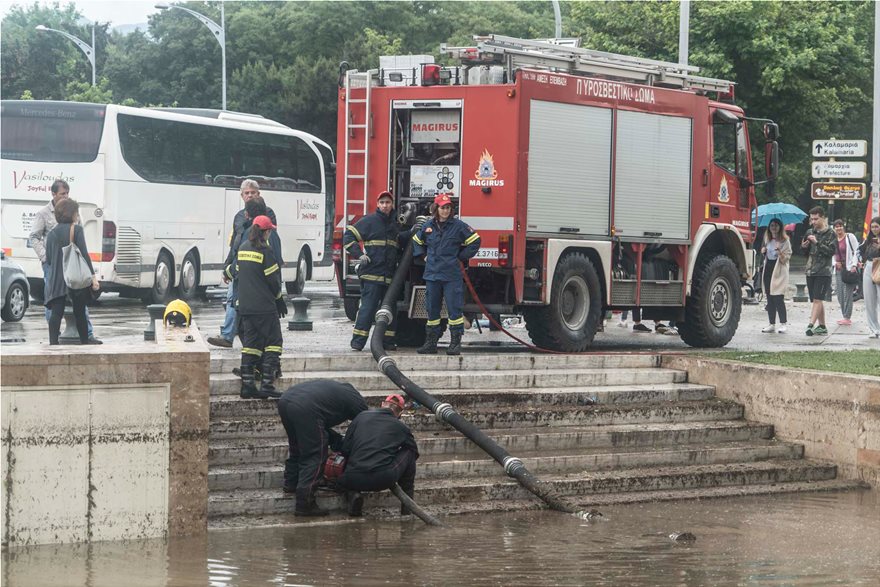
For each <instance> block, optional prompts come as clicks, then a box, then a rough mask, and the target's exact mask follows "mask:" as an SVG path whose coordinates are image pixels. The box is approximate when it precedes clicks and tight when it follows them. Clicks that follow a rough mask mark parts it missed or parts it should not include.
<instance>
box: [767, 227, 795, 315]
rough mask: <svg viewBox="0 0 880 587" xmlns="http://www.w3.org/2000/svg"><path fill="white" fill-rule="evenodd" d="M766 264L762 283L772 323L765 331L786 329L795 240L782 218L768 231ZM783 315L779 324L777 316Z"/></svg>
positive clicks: (768, 228)
mask: <svg viewBox="0 0 880 587" xmlns="http://www.w3.org/2000/svg"><path fill="white" fill-rule="evenodd" d="M761 254H762V255H764V266H763V268H762V270H761V274H762V282H763V283H762V285H763V287H764V291H765V292H766V295H767V316H768V318H769V321H770V324H769V325H768V326H765V327H764V328H763V329H761V332H779V333H783V332H785V331H786V330H787V329H788V326H787V323H788V316H787V314H786V309H785V292H786V291H788V270H789V261H790V260H791V241H790V240H789V238H788V234H787V233H786V232H785V230H784V228H783V226H782V221H781V220H779V219H778V218H774V219H772V220H771V221H770V223H769V224H768V225H767V230H766V232H764V246H763V247H761ZM777 314H778V315H779V326H776V316H777Z"/></svg>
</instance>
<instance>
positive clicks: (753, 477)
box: [208, 460, 837, 516]
mask: <svg viewBox="0 0 880 587" xmlns="http://www.w3.org/2000/svg"><path fill="white" fill-rule="evenodd" d="M836 474H837V469H836V467H835V466H834V465H829V464H823V463H813V462H807V461H804V460H768V461H760V462H754V463H723V464H708V465H692V466H670V467H646V468H636V469H627V470H614V471H596V472H589V473H588V472H579V473H572V474H567V475H545V476H542V481H543V482H544V483H546V484H547V485H549V487H550V489H551V490H553V491H554V492H556V493H557V494H560V495H564V496H574V497H576V498H578V497H585V496H588V497H592V496H593V495H596V494H611V493H614V494H619V493H626V492H645V491H671V490H683V489H695V488H714V487H730V486H738V487H745V486H748V485H753V484H756V485H763V484H770V483H790V482H801V483H802V482H812V481H827V480H830V479H834V478H835V476H836ZM531 498H532V495H531V493H529V492H528V491H526V490H525V489H524V488H522V487H521V486H520V485H519V484H518V483H517V482H516V481H514V480H510V479H506V478H497V479H495V478H493V479H482V478H480V479H469V478H465V479H449V478H445V479H425V480H423V479H421V478H420V477H417V482H416V495H415V499H416V501H417V502H418V503H421V504H425V505H428V504H430V505H429V507H432V506H436V505H443V506H446V505H449V504H460V503H463V502H488V501H500V500H522V499H531ZM579 501H580V500H579ZM583 501H589V499H584V500H583ZM294 502H295V500H294V499H292V498H290V497H289V496H287V497H286V496H284V495H283V494H282V493H281V491H279V490H278V489H274V488H273V489H249V490H247V489H238V490H232V491H213V492H212V493H211V495H210V497H209V499H208V515H209V516H222V515H241V514H256V515H267V514H280V513H290V512H292V511H293V507H294ZM395 502H396V498H395V497H394V496H393V495H391V494H390V493H389V492H387V491H383V492H379V493H370V494H366V496H365V501H364V507H365V508H366V509H369V508H371V507H377V506H381V507H393V506H394V504H395ZM318 503H319V504H320V505H322V506H323V507H326V508H329V509H342V508H343V505H344V504H343V498H342V496H339V495H336V494H319V496H318ZM483 511H485V510H483Z"/></svg>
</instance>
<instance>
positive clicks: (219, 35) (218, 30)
mask: <svg viewBox="0 0 880 587" xmlns="http://www.w3.org/2000/svg"><path fill="white" fill-rule="evenodd" d="M156 8H158V9H159V10H169V9H171V8H177V9H178V10H183V11H184V12H187V13H189V14H191V15H193V16H195V17H196V18H197V19H198V20H199V22H201V23H202V24H203V25H205V26H206V27H208V30H210V31H211V32H212V33H214V38H215V39H217V42H218V43H220V56H221V58H222V60H223V66H222V67H223V72H222V76H223V110H226V12H225V10H224V7H223V2H221V3H220V24H219V25H218V24H217V23H216V22H214V21H213V20H211V19H210V18H208V17H207V16H205V15H204V14H201V13H199V12H196V11H195V10H190V9H189V8H186V7H184V6H178V5H177V4H168V3H166V2H160V3H158V4H156Z"/></svg>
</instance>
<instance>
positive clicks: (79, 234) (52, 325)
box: [44, 198, 102, 345]
mask: <svg viewBox="0 0 880 587" xmlns="http://www.w3.org/2000/svg"><path fill="white" fill-rule="evenodd" d="M78 220H79V204H78V203H77V202H76V201H75V200H71V199H69V198H64V199H61V200H60V201H58V203H57V204H56V205H55V221H56V225H55V228H53V229H52V230H51V231H50V232H49V234H48V235H47V236H46V252H45V254H46V264H47V265H48V266H49V271H48V272H47V274H48V275H49V279H48V280H47V281H46V285H45V288H44V297H45V303H46V307H47V308H48V309H49V311H50V314H49V344H51V345H57V344H59V342H60V341H59V338H60V334H61V319H62V318H63V317H64V308H65V306H66V303H67V296H70V300H71V302H72V303H73V316H74V320H75V321H76V331H77V334H79V341H80V343H81V344H102V343H101V341H100V340H98V339H96V338H89V330H88V319H87V318H86V304H87V303H88V301H89V299H90V298H91V293H90V291H89V289H90V288H91V289H93V290H95V291H98V289H100V284H99V283H98V276H97V275H95V269H94V267H93V266H92V260H91V258H90V257H89V250H88V248H87V247H86V237H85V233H84V232H83V227H82V226H80V225H79V224H78V223H77V221H78ZM71 243H72V244H73V245H74V246H76V248H77V249H79V252H80V254H81V255H82V258H83V261H84V262H85V264H86V265H87V266H88V270H89V272H91V275H92V282H91V286H88V285H87V286H86V287H83V288H78V289H72V288H70V287H68V286H67V283H66V282H65V279H64V252H63V250H62V249H64V247H66V246H67V245H69V244H71Z"/></svg>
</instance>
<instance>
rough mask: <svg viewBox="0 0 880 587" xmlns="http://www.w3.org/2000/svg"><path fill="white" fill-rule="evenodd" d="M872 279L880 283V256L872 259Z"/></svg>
mask: <svg viewBox="0 0 880 587" xmlns="http://www.w3.org/2000/svg"><path fill="white" fill-rule="evenodd" d="M871 281H873V282H874V283H876V284H877V285H880V257H875V258H874V260H873V261H871Z"/></svg>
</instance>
